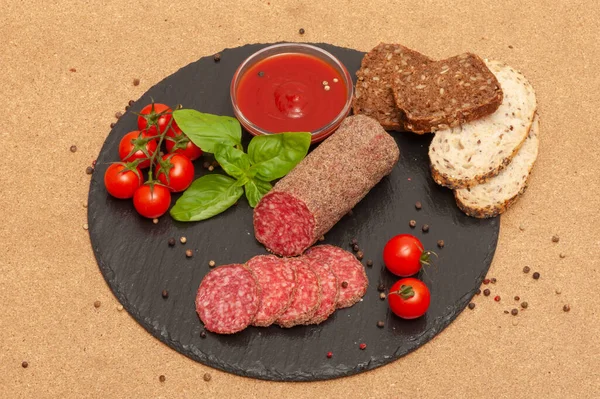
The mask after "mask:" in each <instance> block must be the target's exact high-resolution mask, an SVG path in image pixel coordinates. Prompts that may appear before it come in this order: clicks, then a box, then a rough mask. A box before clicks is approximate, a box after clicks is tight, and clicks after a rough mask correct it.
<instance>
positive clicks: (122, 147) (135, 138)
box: [119, 130, 157, 169]
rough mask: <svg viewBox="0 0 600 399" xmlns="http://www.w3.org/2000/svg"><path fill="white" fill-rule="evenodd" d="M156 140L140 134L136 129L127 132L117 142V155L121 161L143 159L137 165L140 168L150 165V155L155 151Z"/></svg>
mask: <svg viewBox="0 0 600 399" xmlns="http://www.w3.org/2000/svg"><path fill="white" fill-rule="evenodd" d="M156 146H157V145H156V140H154V139H150V138H148V137H146V135H145V134H144V133H142V134H140V132H139V131H138V130H134V131H132V132H129V133H127V134H126V135H125V136H123V138H122V139H121V142H120V143H119V157H120V158H121V160H122V161H123V162H133V161H135V160H136V159H143V160H144V161H143V162H141V163H140V164H139V165H138V166H139V167H140V168H142V169H144V168H147V167H148V166H150V157H151V156H152V154H154V151H156Z"/></svg>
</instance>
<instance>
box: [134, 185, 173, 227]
mask: <svg viewBox="0 0 600 399" xmlns="http://www.w3.org/2000/svg"><path fill="white" fill-rule="evenodd" d="M169 205H171V192H170V191H169V189H168V188H166V187H165V186H162V185H160V184H149V183H146V184H143V185H142V186H140V187H139V188H138V189H137V190H136V191H135V194H133V206H134V207H135V210H136V211H138V213H139V214H140V215H142V216H144V217H147V218H151V219H153V218H157V217H160V216H162V215H164V214H165V212H166V211H167V210H168V209H169Z"/></svg>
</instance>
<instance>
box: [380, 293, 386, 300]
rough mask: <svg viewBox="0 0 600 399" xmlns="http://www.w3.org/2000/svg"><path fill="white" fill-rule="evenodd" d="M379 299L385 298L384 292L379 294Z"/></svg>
mask: <svg viewBox="0 0 600 399" xmlns="http://www.w3.org/2000/svg"><path fill="white" fill-rule="evenodd" d="M379 299H381V300H382V301H383V300H384V299H385V292H382V293H380V294H379Z"/></svg>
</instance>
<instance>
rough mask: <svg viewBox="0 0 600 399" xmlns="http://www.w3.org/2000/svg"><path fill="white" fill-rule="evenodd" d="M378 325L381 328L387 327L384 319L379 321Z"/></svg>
mask: <svg viewBox="0 0 600 399" xmlns="http://www.w3.org/2000/svg"><path fill="white" fill-rule="evenodd" d="M377 327H379V328H383V327H385V323H384V322H383V320H379V321H378V322H377Z"/></svg>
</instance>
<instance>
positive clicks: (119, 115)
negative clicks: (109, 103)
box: [115, 111, 123, 119]
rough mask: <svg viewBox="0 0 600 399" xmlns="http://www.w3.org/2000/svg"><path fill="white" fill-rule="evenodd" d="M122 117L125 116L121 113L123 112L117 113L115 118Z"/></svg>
mask: <svg viewBox="0 0 600 399" xmlns="http://www.w3.org/2000/svg"><path fill="white" fill-rule="evenodd" d="M122 116H123V114H122V113H121V111H117V112H115V118H117V119H119V118H120V117H122Z"/></svg>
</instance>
